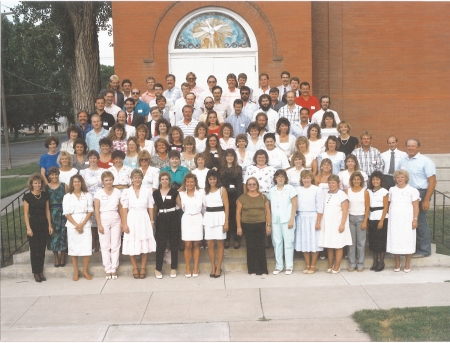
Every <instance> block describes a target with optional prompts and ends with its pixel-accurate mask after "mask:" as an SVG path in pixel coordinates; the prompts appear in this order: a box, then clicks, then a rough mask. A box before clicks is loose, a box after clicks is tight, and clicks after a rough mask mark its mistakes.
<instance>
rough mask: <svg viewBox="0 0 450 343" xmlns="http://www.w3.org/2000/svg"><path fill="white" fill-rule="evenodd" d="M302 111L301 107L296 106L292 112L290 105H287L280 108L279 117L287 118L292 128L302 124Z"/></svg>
mask: <svg viewBox="0 0 450 343" xmlns="http://www.w3.org/2000/svg"><path fill="white" fill-rule="evenodd" d="M300 109H301V107H300V106H299V105H295V104H294V108H293V109H292V111H291V109H290V107H289V105H286V106H283V107H281V108H280V110H279V111H278V115H279V117H280V118H281V117H284V118H287V119H288V120H289V122H290V123H291V127H292V126H293V125H295V124H300Z"/></svg>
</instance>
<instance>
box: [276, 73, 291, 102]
mask: <svg viewBox="0 0 450 343" xmlns="http://www.w3.org/2000/svg"><path fill="white" fill-rule="evenodd" d="M290 78H291V73H289V72H288V71H282V72H281V86H278V87H277V88H278V93H279V95H278V100H279V101H281V102H284V101H283V95H286V93H287V92H289V91H290V90H291V89H292V88H291V86H290V84H289V81H290ZM284 103H286V102H284Z"/></svg>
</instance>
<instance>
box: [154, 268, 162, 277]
mask: <svg viewBox="0 0 450 343" xmlns="http://www.w3.org/2000/svg"><path fill="white" fill-rule="evenodd" d="M155 276H156V278H157V279H162V274H161V272H160V271H158V270H155Z"/></svg>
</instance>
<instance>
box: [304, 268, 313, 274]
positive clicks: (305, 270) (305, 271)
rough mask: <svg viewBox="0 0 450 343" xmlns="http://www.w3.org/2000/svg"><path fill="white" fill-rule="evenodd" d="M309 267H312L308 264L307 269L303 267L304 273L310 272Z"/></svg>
mask: <svg viewBox="0 0 450 343" xmlns="http://www.w3.org/2000/svg"><path fill="white" fill-rule="evenodd" d="M309 268H311V266H306V267H305V269H303V274H308V270H309Z"/></svg>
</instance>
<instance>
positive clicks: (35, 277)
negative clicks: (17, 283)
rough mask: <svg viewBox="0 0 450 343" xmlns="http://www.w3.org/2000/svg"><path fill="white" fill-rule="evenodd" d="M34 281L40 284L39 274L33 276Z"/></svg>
mask: <svg viewBox="0 0 450 343" xmlns="http://www.w3.org/2000/svg"><path fill="white" fill-rule="evenodd" d="M34 280H35V281H36V282H42V280H41V277H40V276H39V274H34Z"/></svg>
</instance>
